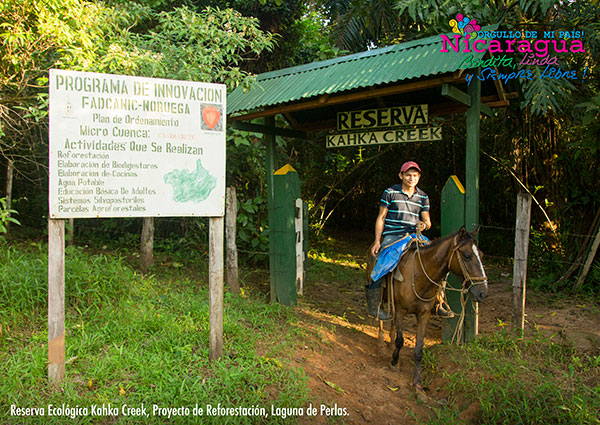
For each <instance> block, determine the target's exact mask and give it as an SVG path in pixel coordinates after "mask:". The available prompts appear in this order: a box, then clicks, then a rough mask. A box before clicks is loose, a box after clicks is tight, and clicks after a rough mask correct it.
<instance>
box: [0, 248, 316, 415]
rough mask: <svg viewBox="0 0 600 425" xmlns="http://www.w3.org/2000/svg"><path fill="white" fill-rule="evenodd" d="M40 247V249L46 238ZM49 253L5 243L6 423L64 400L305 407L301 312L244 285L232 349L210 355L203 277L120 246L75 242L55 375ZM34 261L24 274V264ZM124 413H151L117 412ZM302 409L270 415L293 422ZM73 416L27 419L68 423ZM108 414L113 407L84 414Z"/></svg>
mask: <svg viewBox="0 0 600 425" xmlns="http://www.w3.org/2000/svg"><path fill="white" fill-rule="evenodd" d="M40 248H41V247H40ZM46 257H47V254H46V252H45V250H44V249H33V250H28V249H23V247H12V248H9V247H2V248H0V295H2V299H1V300H0V324H1V326H2V327H1V330H2V331H1V332H0V376H2V377H3V379H1V380H0V399H2V400H4V403H2V404H3V406H2V410H0V422H1V423H15V424H17V423H23V418H19V417H11V416H10V414H9V410H7V409H8V408H9V406H10V405H11V404H14V405H17V406H20V407H40V406H48V405H49V404H52V405H54V406H61V405H62V404H63V403H64V404H66V405H69V406H71V407H74V406H80V407H87V408H89V407H90V406H92V405H102V404H108V403H110V404H111V405H112V406H117V407H118V408H121V406H123V405H125V404H127V405H128V406H132V407H136V406H141V405H142V404H144V405H145V406H146V407H149V406H151V405H153V404H155V405H158V406H164V407H179V406H187V407H193V406H195V405H196V404H198V405H199V406H202V407H205V406H206V405H207V404H211V405H215V406H216V405H218V404H221V406H225V407H251V406H253V405H254V406H261V407H266V408H267V411H269V412H270V406H271V405H274V406H285V407H295V406H303V405H304V403H305V401H306V398H307V389H306V385H305V382H306V377H305V375H304V373H303V372H302V371H300V370H297V369H294V368H292V367H290V366H289V363H288V361H287V360H286V359H287V357H286V356H287V355H288V354H289V353H290V352H291V350H293V347H294V344H295V342H296V340H297V339H298V338H299V332H300V330H299V329H298V327H295V326H293V325H292V324H293V323H295V322H297V318H296V316H295V313H294V312H293V310H291V309H289V308H287V307H285V306H281V305H279V304H272V305H271V304H265V303H264V302H263V301H261V300H260V299H257V298H255V297H253V296H252V295H251V294H250V295H248V294H246V296H245V297H238V296H233V295H232V294H230V293H226V294H225V302H224V307H225V309H224V356H223V358H222V359H221V360H220V361H217V362H214V363H212V364H211V363H209V360H208V346H209V342H208V340H209V337H208V333H209V326H208V317H209V305H208V293H207V289H206V284H205V282H203V281H201V280H192V279H189V278H186V277H185V274H182V273H180V272H179V270H180V269H181V268H183V267H181V268H178V270H177V273H176V274H175V276H173V275H169V273H166V272H161V273H159V274H156V275H147V276H143V275H140V274H139V273H137V272H136V271H134V270H133V269H131V268H130V267H128V266H127V265H126V263H125V261H124V260H123V258H120V257H118V256H110V255H105V254H97V255H93V254H89V253H87V252H85V251H84V250H83V249H81V248H73V249H69V250H68V251H67V255H66V282H65V310H66V311H65V313H66V319H65V333H66V336H65V337H66V360H67V366H66V370H67V373H66V377H65V379H64V381H63V383H62V385H61V389H60V390H58V391H57V390H55V389H53V388H51V387H50V386H49V385H48V383H47V322H46V313H45V310H46V306H47V304H46V303H47V301H46V300H47V259H46ZM24 271H25V272H24ZM118 417H119V418H118V420H119V423H147V422H152V421H151V419H152V417H150V418H140V417H133V416H132V417H126V416H123V415H122V414H121V413H119V415H118ZM155 419H156V420H154V422H152V423H165V421H168V422H169V423H219V424H221V423H232V424H233V423H235V424H237V423H264V420H265V418H262V417H260V416H243V417H233V416H231V417H223V416H217V417H192V418H190V417H189V416H186V417H172V418H170V419H168V418H167V419H165V418H162V419H165V421H163V420H162V419H159V418H155ZM290 420H292V421H293V418H291V419H290V418H287V419H286V420H285V421H284V420H283V419H282V418H269V423H284V422H285V423H289V422H290ZM64 421H65V418H64V417H54V418H50V417H48V416H45V417H39V418H35V417H33V418H28V419H27V421H26V423H40V424H53V423H56V424H61V423H64ZM76 421H77V423H108V422H111V423H112V422H113V419H112V418H111V417H106V416H98V417H93V416H85V417H77V418H76Z"/></svg>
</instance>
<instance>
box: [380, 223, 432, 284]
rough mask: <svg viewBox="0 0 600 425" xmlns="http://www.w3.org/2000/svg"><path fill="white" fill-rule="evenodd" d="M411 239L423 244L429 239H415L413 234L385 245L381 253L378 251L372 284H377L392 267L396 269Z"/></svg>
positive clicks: (421, 237) (421, 236) (422, 237)
mask: <svg viewBox="0 0 600 425" xmlns="http://www.w3.org/2000/svg"><path fill="white" fill-rule="evenodd" d="M413 239H418V240H421V241H424V242H425V243H429V239H427V238H426V237H425V236H423V235H420V237H417V235H416V234H415V233H410V234H407V235H406V236H405V237H404V238H402V239H399V240H398V241H397V242H393V243H391V244H389V245H387V246H386V247H384V248H383V249H382V250H381V251H379V254H377V263H375V267H373V271H372V272H371V279H372V280H373V282H377V281H378V280H379V279H381V278H382V277H383V276H385V275H386V274H388V273H389V272H391V271H392V270H393V269H394V267H396V265H397V264H398V261H399V260H400V257H401V256H402V253H403V252H404V251H405V250H406V248H407V247H408V245H409V244H410V242H411V241H412V240H413Z"/></svg>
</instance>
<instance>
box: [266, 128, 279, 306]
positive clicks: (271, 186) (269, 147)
mask: <svg viewBox="0 0 600 425" xmlns="http://www.w3.org/2000/svg"><path fill="white" fill-rule="evenodd" d="M265 127H268V128H274V127H275V117H266V118H265ZM263 137H264V140H265V145H266V155H265V171H266V174H267V206H268V209H269V228H270V229H271V226H273V223H274V220H275V211H274V202H275V181H274V177H273V173H274V172H275V167H276V166H277V159H276V158H275V136H274V135H273V134H264V136H263ZM275 255H276V246H275V241H274V238H273V237H272V233H271V234H269V272H270V279H269V283H270V289H271V302H272V303H274V302H276V301H277V293H276V290H275V282H276V275H275V269H276V267H275Z"/></svg>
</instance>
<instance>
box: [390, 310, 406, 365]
mask: <svg viewBox="0 0 600 425" xmlns="http://www.w3.org/2000/svg"><path fill="white" fill-rule="evenodd" d="M403 319H404V311H403V310H402V309H401V308H396V315H395V316H394V323H395V325H396V341H395V344H396V348H395V349H394V354H393V355H392V366H396V365H397V364H398V355H399V354H398V353H400V349H401V348H402V346H403V345H404V336H402V325H403Z"/></svg>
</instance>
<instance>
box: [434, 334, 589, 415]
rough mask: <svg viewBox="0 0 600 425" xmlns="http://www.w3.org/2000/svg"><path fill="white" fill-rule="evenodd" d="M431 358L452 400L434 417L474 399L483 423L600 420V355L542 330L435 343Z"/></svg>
mask: <svg viewBox="0 0 600 425" xmlns="http://www.w3.org/2000/svg"><path fill="white" fill-rule="evenodd" d="M442 359H443V360H442ZM426 364H427V369H428V373H427V375H428V379H429V380H433V379H435V378H436V377H439V376H442V377H443V381H444V385H443V391H445V392H447V393H448V395H449V398H450V400H451V403H450V405H449V406H448V407H443V408H441V409H438V410H437V413H436V417H437V419H432V421H431V422H429V423H441V422H440V421H439V420H440V419H447V418H449V417H452V416H455V417H458V413H459V412H460V410H461V406H464V405H468V404H469V403H473V402H477V404H478V411H479V412H478V416H479V417H478V418H476V419H477V422H478V423H485V424H549V423H552V424H598V423H600V417H599V413H598V412H600V368H599V367H598V366H599V365H600V356H598V355H591V354H584V353H579V352H577V350H576V349H575V348H574V347H573V346H572V345H568V344H562V343H560V342H557V341H554V338H552V337H551V338H547V337H545V336H544V335H543V334H542V333H538V334H537V335H536V336H535V337H534V338H531V339H516V338H515V337H514V336H513V335H512V334H511V333H510V332H508V331H506V330H504V329H503V330H501V331H498V332H495V333H492V334H490V335H487V336H484V337H481V338H480V339H479V340H478V341H477V342H476V343H473V344H468V345H465V346H461V347H457V346H451V345H440V346H435V347H432V348H431V349H430V350H428V352H427V354H426ZM436 382H437V381H436Z"/></svg>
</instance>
